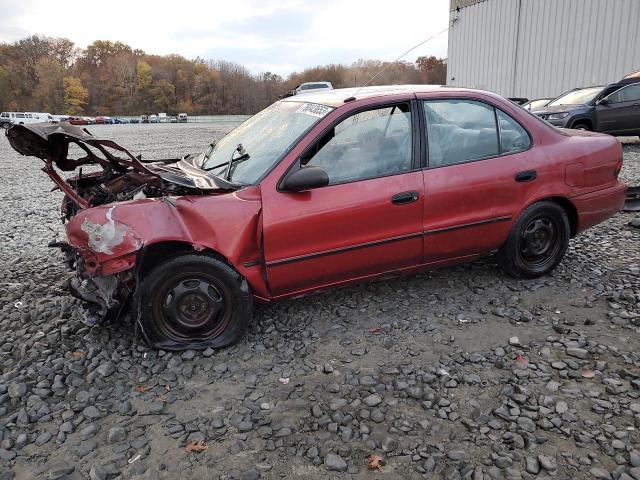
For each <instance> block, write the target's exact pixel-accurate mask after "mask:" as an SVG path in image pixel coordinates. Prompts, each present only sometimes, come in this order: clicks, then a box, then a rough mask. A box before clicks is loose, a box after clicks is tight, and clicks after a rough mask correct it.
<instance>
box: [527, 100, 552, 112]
mask: <svg viewBox="0 0 640 480" xmlns="http://www.w3.org/2000/svg"><path fill="white" fill-rule="evenodd" d="M551 101H553V98H537V99H535V100H529V101H528V102H526V103H523V104H522V108H526V109H527V110H539V109H541V108H543V107H546V106H547V105H549V103H550V102H551Z"/></svg>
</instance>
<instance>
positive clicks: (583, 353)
mask: <svg viewBox="0 0 640 480" xmlns="http://www.w3.org/2000/svg"><path fill="white" fill-rule="evenodd" d="M567 355H569V356H570V357H575V358H580V359H582V360H584V359H586V358H587V356H588V355H589V352H588V351H587V350H585V349H584V348H577V347H574V348H567Z"/></svg>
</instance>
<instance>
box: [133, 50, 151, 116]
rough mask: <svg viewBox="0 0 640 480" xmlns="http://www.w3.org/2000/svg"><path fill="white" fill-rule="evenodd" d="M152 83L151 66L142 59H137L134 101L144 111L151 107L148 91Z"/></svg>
mask: <svg viewBox="0 0 640 480" xmlns="http://www.w3.org/2000/svg"><path fill="white" fill-rule="evenodd" d="M152 85H153V76H152V75H151V66H150V65H149V64H148V63H147V62H145V61H144V60H138V63H137V64H136V98H137V102H136V103H137V104H138V105H139V107H140V108H141V109H142V111H144V112H149V111H150V108H151V98H150V96H149V93H150V92H151V86H152Z"/></svg>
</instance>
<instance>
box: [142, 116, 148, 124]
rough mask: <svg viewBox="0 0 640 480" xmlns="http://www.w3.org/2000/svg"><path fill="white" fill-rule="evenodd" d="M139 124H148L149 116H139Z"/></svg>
mask: <svg viewBox="0 0 640 480" xmlns="http://www.w3.org/2000/svg"><path fill="white" fill-rule="evenodd" d="M140 123H149V115H140Z"/></svg>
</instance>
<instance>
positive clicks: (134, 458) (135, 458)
mask: <svg viewBox="0 0 640 480" xmlns="http://www.w3.org/2000/svg"><path fill="white" fill-rule="evenodd" d="M141 456H142V454H141V453H139V454H137V455H136V456H135V457H131V458H130V459H129V460H128V462H129V464H132V463H134V462H137V461H138V460H140V457H141Z"/></svg>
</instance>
